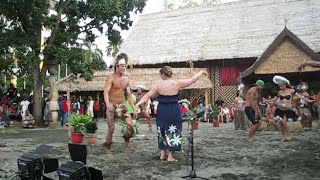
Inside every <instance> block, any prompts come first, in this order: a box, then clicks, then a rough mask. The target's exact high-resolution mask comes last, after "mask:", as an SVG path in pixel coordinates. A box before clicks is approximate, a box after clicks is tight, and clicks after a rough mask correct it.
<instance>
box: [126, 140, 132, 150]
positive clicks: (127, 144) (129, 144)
mask: <svg viewBox="0 0 320 180" xmlns="http://www.w3.org/2000/svg"><path fill="white" fill-rule="evenodd" d="M123 145H124V146H125V147H126V148H128V149H130V150H134V147H133V146H132V144H131V142H126V141H125V142H123Z"/></svg>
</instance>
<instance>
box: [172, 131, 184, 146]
mask: <svg viewBox="0 0 320 180" xmlns="http://www.w3.org/2000/svg"><path fill="white" fill-rule="evenodd" d="M181 139H182V138H181V136H180V135H178V136H176V134H174V135H173V138H172V139H171V140H170V141H172V144H173V145H175V146H179V144H181Z"/></svg>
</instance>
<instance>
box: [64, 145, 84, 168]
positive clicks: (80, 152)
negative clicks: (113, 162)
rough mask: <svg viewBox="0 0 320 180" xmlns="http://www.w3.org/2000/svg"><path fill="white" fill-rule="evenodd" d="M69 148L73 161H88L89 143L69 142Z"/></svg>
mask: <svg viewBox="0 0 320 180" xmlns="http://www.w3.org/2000/svg"><path fill="white" fill-rule="evenodd" d="M68 148H69V153H70V156H71V159H72V161H80V162H82V163H84V164H86V163H87V154H88V151H87V145H84V144H72V143H68Z"/></svg>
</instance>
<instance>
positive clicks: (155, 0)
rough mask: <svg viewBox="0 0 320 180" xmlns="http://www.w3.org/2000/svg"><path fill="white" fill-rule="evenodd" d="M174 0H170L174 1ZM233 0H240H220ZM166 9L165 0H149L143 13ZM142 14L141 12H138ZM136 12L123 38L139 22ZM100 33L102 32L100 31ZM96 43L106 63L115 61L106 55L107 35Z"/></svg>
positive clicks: (229, 0) (224, 0) (225, 0)
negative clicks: (131, 24)
mask: <svg viewBox="0 0 320 180" xmlns="http://www.w3.org/2000/svg"><path fill="white" fill-rule="evenodd" d="M172 1H173V0H171V1H169V2H172ZM174 1H175V2H179V1H181V0H174ZM232 1H238V0H220V2H221V3H227V2H232ZM163 10H164V6H163V0H148V1H147V4H146V7H145V8H144V10H143V13H142V14H150V13H156V12H161V11H163ZM138 15H141V14H138ZM138 15H136V14H132V20H133V26H132V27H130V30H129V31H122V32H121V36H122V38H123V40H124V41H125V39H126V38H127V37H128V36H129V34H130V32H131V30H132V29H133V28H134V25H135V24H136V23H137V22H138V20H139V17H138ZM98 34H100V33H98ZM95 43H96V44H97V46H98V48H99V49H101V50H102V51H103V52H104V57H103V59H104V60H105V61H106V63H107V64H108V65H109V64H111V63H112V62H113V60H112V58H110V57H107V55H106V47H107V45H108V38H107V37H106V36H105V35H101V34H100V35H99V37H98V38H97V39H96V41H95Z"/></svg>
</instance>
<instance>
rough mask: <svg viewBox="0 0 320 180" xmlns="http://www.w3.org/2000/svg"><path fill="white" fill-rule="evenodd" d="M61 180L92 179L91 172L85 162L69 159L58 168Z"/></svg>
mask: <svg viewBox="0 0 320 180" xmlns="http://www.w3.org/2000/svg"><path fill="white" fill-rule="evenodd" d="M58 175H59V180H90V174H89V171H88V168H87V167H86V165H85V164H83V163H81V162H73V161H68V162H67V163H65V164H62V165H61V166H60V167H59V168H58Z"/></svg>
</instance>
